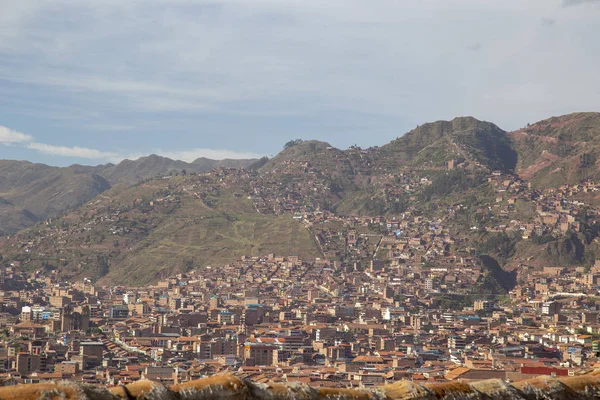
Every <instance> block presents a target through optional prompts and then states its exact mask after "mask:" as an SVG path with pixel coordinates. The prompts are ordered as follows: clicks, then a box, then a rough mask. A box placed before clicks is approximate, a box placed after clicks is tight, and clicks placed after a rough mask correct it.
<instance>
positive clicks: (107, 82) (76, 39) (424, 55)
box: [0, 0, 600, 165]
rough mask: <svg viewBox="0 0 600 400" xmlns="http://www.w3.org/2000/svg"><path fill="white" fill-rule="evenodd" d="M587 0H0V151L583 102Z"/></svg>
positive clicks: (105, 157)
mask: <svg viewBox="0 0 600 400" xmlns="http://www.w3.org/2000/svg"><path fill="white" fill-rule="evenodd" d="M599 38H600V0H527V1H523V0H369V1H366V0H327V1H323V0H218V1H212V0H19V1H15V0H0V159H24V160H29V161H33V162H43V163H46V164H50V165H70V164H73V163H79V164H89V165H95V164H102V163H107V162H113V163H116V162H119V161H120V160H122V159H124V158H129V159H134V158H138V157H140V156H144V155H148V154H153V153H155V154H160V155H163V156H166V157H170V158H175V159H181V160H185V161H192V160H194V159H195V158H198V157H209V158H215V159H222V158H249V157H260V156H264V155H266V156H273V155H275V154H276V153H277V152H279V151H280V149H281V148H282V147H283V145H284V144H285V143H286V142H287V141H289V140H291V139H296V138H302V139H318V140H323V141H327V142H329V143H331V144H332V145H334V146H336V147H339V148H347V147H349V146H352V145H358V146H361V147H370V146H377V145H383V144H385V143H387V142H389V141H390V140H393V139H395V138H397V137H399V136H401V135H402V134H404V133H405V132H407V131H409V130H410V129H413V128H414V127H416V126H417V125H420V124H423V123H425V122H431V121H436V120H441V119H444V120H449V119H452V118H454V117H457V116H466V115H471V116H474V117H476V118H478V119H482V120H487V121H491V122H494V123H496V124H497V125H498V126H500V127H501V128H503V129H505V130H512V129H518V128H520V127H522V126H524V125H526V124H527V123H533V122H535V121H538V120H541V119H544V118H547V117H550V116H553V115H562V114H566V113H570V112H576V111H600V73H599V72H598V71H599V67H598V66H600V40H599Z"/></svg>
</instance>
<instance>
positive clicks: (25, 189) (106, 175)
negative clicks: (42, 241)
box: [0, 155, 256, 234]
mask: <svg viewBox="0 0 600 400" xmlns="http://www.w3.org/2000/svg"><path fill="white" fill-rule="evenodd" d="M255 161H256V160H222V161H216V160H209V159H199V160H196V161H194V162H193V163H186V162H183V161H175V160H171V159H169V158H165V157H159V156H156V155H152V156H148V157H142V158H140V159H138V160H135V161H131V160H124V161H122V162H120V163H119V164H117V165H112V164H108V165H100V166H97V167H88V166H82V165H72V166H70V167H64V168H59V167H51V166H48V165H44V164H34V163H30V162H27V161H11V160H0V198H2V199H4V202H8V203H9V204H2V203H0V232H2V233H3V234H12V233H15V232H17V231H18V230H20V229H23V228H26V227H28V226H31V225H32V224H33V223H35V222H36V221H37V220H43V219H45V218H47V217H49V216H55V215H60V214H61V213H63V212H65V211H67V210H69V209H72V208H76V207H78V206H80V205H82V204H84V203H85V202H87V201H88V200H90V199H93V198H94V197H96V196H97V195H98V194H100V193H102V192H104V191H105V190H108V189H109V188H110V187H111V186H113V185H117V184H125V185H133V184H136V183H138V182H140V181H143V180H146V179H150V178H154V177H156V176H161V175H168V174H179V173H181V172H182V171H184V170H185V171H186V172H206V171H209V170H211V169H213V168H217V167H228V166H233V167H246V166H249V165H251V164H252V163H254V162H255Z"/></svg>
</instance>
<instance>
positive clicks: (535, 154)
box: [509, 113, 600, 188]
mask: <svg viewBox="0 0 600 400" xmlns="http://www.w3.org/2000/svg"><path fill="white" fill-rule="evenodd" d="M509 136H510V138H511V141H512V143H513V148H514V149H515V150H516V151H517V152H518V155H519V156H518V163H517V166H516V172H517V173H518V174H519V175H520V176H522V177H523V178H524V179H527V180H530V181H531V182H532V183H533V184H535V185H536V186H538V187H541V188H548V187H556V186H560V185H561V184H563V183H568V184H573V183H577V182H580V181H583V180H586V179H599V178H600V173H599V169H598V166H600V164H599V163H600V157H599V156H600V113H575V114H569V115H564V116H560V117H553V118H549V119H546V120H543V121H540V122H536V123H534V124H532V125H528V126H527V127H525V128H523V129H520V130H517V131H514V132H511V133H510V134H509Z"/></svg>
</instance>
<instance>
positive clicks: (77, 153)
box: [27, 142, 118, 160]
mask: <svg viewBox="0 0 600 400" xmlns="http://www.w3.org/2000/svg"><path fill="white" fill-rule="evenodd" d="M27 148H28V149H31V150H35V151H38V152H40V153H43V154H50V155H53V156H61V157H73V158H86V159H93V160H109V159H114V158H115V157H116V158H118V154H117V153H113V152H109V151H100V150H96V149H90V148H87V147H79V146H73V147H68V146H55V145H51V144H45V143H36V142H31V143H28V144H27Z"/></svg>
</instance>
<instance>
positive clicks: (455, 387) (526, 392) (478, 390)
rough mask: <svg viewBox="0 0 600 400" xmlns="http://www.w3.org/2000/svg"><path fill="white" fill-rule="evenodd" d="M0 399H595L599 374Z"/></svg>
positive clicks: (32, 388)
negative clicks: (368, 386)
mask: <svg viewBox="0 0 600 400" xmlns="http://www.w3.org/2000/svg"><path fill="white" fill-rule="evenodd" d="M0 398H1V399H5V400H12V399H25V400H27V399H77V400H84V399H90V400H103V399H113V400H118V399H147V400H161V399H165V400H166V399H169V400H170V399H186V400H192V399H194V400H204V399H240V400H253V399H257V400H259V399H260V400H267V399H268V400H279V399H281V400H284V399H285V400H294V399H299V400H313V399H314V400H318V399H331V398H335V399H355V400H369V399H373V400H383V399H390V400H403V399H416V400H418V399H423V400H425V399H454V400H460V399H473V400H475V399H487V400H493V399H526V400H530V399H531V400H534V399H535V400H537V399H540V400H541V399H546V400H548V399H561V400H562V399H598V398H600V370H596V371H594V372H591V373H589V374H586V375H580V376H574V377H565V378H559V379H555V378H552V377H548V376H540V377H537V378H534V379H530V380H526V381H522V382H515V383H513V384H507V383H505V382H503V381H501V380H498V379H492V380H486V381H479V382H475V383H472V384H470V383H467V382H461V381H453V382H444V383H432V384H424V385H419V384H415V383H413V382H410V381H399V382H397V383H394V384H391V385H386V386H383V387H380V388H378V389H376V390H366V389H364V390H357V389H332V388H313V387H309V386H305V385H300V384H262V383H257V382H252V381H250V380H240V379H239V378H237V377H235V376H233V375H230V374H223V375H215V376H212V377H208V378H203V379H198V380H195V381H191V382H187V383H184V384H180V385H172V386H170V387H167V386H164V385H161V384H159V383H156V382H153V381H138V382H136V383H132V384H130V385H127V386H117V387H113V388H110V389H108V388H103V387H98V386H90V385H85V384H77V383H74V382H67V381H62V382H57V383H44V384H34V385H17V386H11V387H2V388H0Z"/></svg>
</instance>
